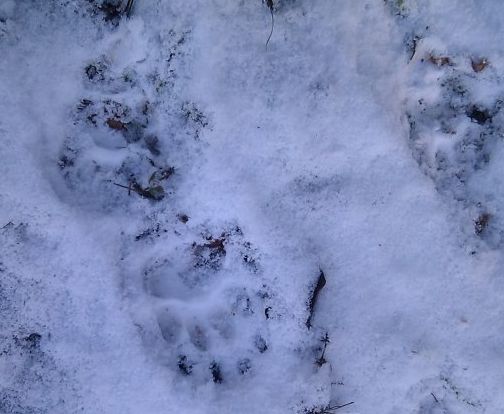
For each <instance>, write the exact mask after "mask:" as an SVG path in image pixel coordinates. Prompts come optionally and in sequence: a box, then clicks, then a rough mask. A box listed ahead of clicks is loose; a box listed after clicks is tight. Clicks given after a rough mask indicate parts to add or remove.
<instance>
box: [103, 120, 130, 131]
mask: <svg viewBox="0 0 504 414" xmlns="http://www.w3.org/2000/svg"><path fill="white" fill-rule="evenodd" d="M106 122H107V125H108V126H109V128H111V129H115V130H116V131H124V130H126V124H125V123H124V122H121V121H119V120H118V119H114V118H109V119H107V121H106Z"/></svg>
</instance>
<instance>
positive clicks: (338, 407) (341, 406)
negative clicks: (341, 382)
mask: <svg viewBox="0 0 504 414" xmlns="http://www.w3.org/2000/svg"><path fill="white" fill-rule="evenodd" d="M352 404H355V403H354V402H353V401H352V402H349V403H346V404H343V405H336V406H334V407H331V408H329V409H330V410H332V411H335V410H339V409H340V408H343V407H348V406H349V405H352Z"/></svg>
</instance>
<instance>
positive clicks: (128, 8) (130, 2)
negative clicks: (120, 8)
mask: <svg viewBox="0 0 504 414" xmlns="http://www.w3.org/2000/svg"><path fill="white" fill-rule="evenodd" d="M133 3H134V0H128V3H127V4H126V8H125V9H124V13H126V16H127V17H130V16H131V11H132V10H133Z"/></svg>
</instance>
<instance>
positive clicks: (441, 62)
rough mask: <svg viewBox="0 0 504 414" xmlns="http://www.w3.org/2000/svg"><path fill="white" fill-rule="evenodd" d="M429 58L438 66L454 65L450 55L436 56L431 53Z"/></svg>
mask: <svg viewBox="0 0 504 414" xmlns="http://www.w3.org/2000/svg"><path fill="white" fill-rule="evenodd" d="M427 60H428V61H429V62H430V63H432V64H434V65H436V66H438V67H441V66H446V65H448V66H452V65H453V62H452V60H451V59H450V58H449V57H448V56H435V55H433V54H430V55H429V57H428V58H427Z"/></svg>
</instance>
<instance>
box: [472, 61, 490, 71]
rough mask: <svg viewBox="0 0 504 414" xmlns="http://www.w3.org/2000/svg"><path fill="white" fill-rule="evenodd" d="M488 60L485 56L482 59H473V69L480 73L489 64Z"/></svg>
mask: <svg viewBox="0 0 504 414" xmlns="http://www.w3.org/2000/svg"><path fill="white" fill-rule="evenodd" d="M488 64H489V63H488V60H487V59H485V58H481V59H471V66H472V69H473V70H474V71H475V72H476V73H479V72H481V71H483V70H485V68H486V67H487V66H488Z"/></svg>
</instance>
